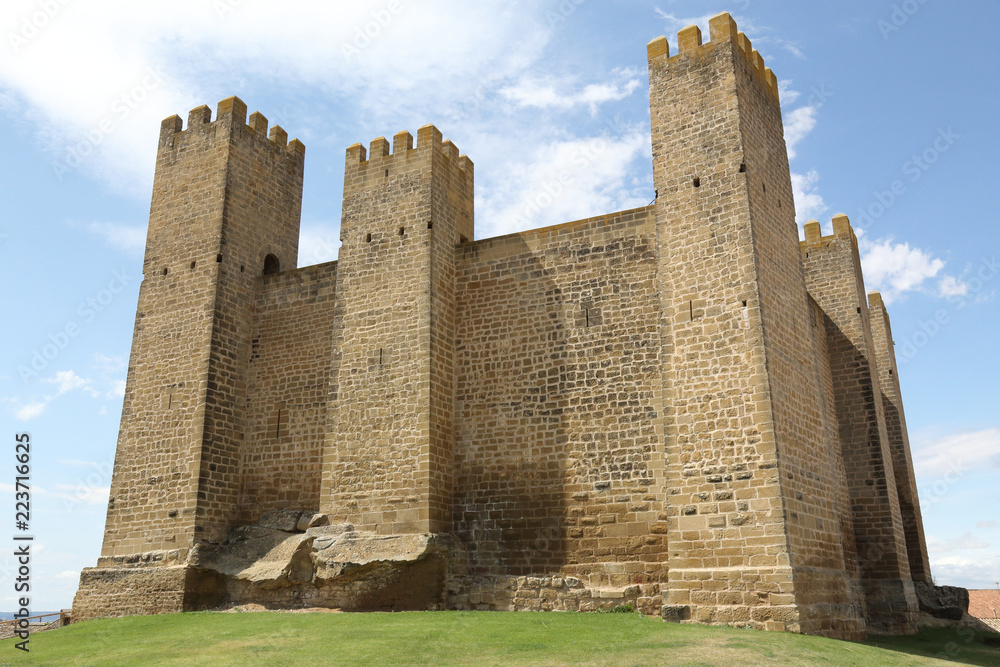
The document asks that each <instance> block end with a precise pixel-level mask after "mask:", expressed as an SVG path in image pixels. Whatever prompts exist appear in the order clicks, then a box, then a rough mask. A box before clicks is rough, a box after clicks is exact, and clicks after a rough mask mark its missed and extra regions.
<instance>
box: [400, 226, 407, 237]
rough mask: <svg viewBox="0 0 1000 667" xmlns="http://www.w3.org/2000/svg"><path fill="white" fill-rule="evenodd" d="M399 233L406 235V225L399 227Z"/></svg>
mask: <svg viewBox="0 0 1000 667" xmlns="http://www.w3.org/2000/svg"><path fill="white" fill-rule="evenodd" d="M399 235H400V236H406V227H400V228H399Z"/></svg>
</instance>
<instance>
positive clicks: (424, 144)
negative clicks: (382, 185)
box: [347, 125, 473, 177]
mask: <svg viewBox="0 0 1000 667" xmlns="http://www.w3.org/2000/svg"><path fill="white" fill-rule="evenodd" d="M442 139H443V136H442V134H441V131H440V130H438V129H437V128H436V127H434V126H433V125H424V126H423V127H421V128H420V129H419V130H417V145H416V146H415V147H414V145H413V135H412V134H410V133H409V132H407V131H405V130H404V131H402V132H398V133H397V134H396V135H395V136H394V137H393V138H392V152H391V153H390V152H389V142H388V141H387V140H386V138H385V137H379V138H377V139H374V140H373V141H372V142H371V145H370V148H369V149H368V150H365V147H364V146H363V145H362V144H360V143H357V144H354V145H352V146H350V147H348V149H347V170H348V171H352V170H354V171H361V172H365V171H368V170H369V169H374V170H376V171H377V170H381V169H384V170H387V171H388V172H389V173H391V172H392V170H393V167H396V168H397V169H399V170H407V169H410V168H412V167H413V165H409V166H407V165H406V164H403V162H406V163H407V164H408V163H410V161H413V160H419V161H422V160H423V159H425V158H428V159H433V156H434V155H436V154H440V155H442V156H443V157H444V160H445V163H446V164H449V165H454V166H455V167H457V169H458V171H459V172H461V173H463V174H465V176H466V177H471V176H472V172H473V164H472V160H470V159H469V157H468V156H467V155H461V154H460V153H459V150H458V147H457V146H456V145H455V144H453V143H452V142H451V141H450V140H447V141H443V140H442Z"/></svg>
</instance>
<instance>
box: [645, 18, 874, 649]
mask: <svg viewBox="0 0 1000 667" xmlns="http://www.w3.org/2000/svg"><path fill="white" fill-rule="evenodd" d="M710 27H711V41H710V42H709V43H706V44H703V43H702V36H701V31H700V30H699V29H698V28H697V27H696V26H691V27H689V28H686V29H684V30H683V31H681V32H680V34H679V36H678V44H679V50H680V53H679V54H677V55H675V56H673V57H671V55H670V53H669V46H668V43H667V40H666V39H664V38H662V37H661V38H659V39H657V40H654V41H653V42H651V43H650V44H649V46H648V55H649V72H650V105H651V109H650V110H651V119H652V133H653V178H654V182H655V185H656V188H657V200H656V204H655V208H656V218H657V228H658V230H657V238H658V241H657V244H658V249H659V262H660V264H659V269H658V281H659V288H660V294H661V304H662V305H661V311H662V319H661V332H662V339H663V360H664V361H663V363H664V392H663V396H664V399H663V400H664V416H665V451H666V457H665V459H666V461H667V489H666V500H667V502H668V503H669V506H670V510H669V522H668V525H669V533H668V542H669V574H668V577H669V581H668V582H667V584H666V585H665V590H664V602H665V603H666V604H667V605H668V607H667V610H668V612H669V613H670V614H672V615H674V616H675V617H676V618H679V619H688V618H690V619H692V620H697V621H701V622H710V623H711V622H718V623H734V622H735V623H749V624H752V625H754V626H756V627H760V628H766V629H790V630H797V631H802V632H808V633H815V634H837V635H838V636H841V637H844V636H847V637H850V636H860V635H861V634H862V633H863V631H864V621H863V619H862V616H861V614H862V609H861V604H862V603H861V601H860V599H859V596H858V591H857V586H856V582H854V581H852V575H851V574H850V568H849V566H848V561H849V553H848V552H847V550H846V549H845V546H844V545H845V544H846V543H848V542H849V541H850V540H849V539H846V538H849V537H850V535H849V530H845V526H844V521H843V519H844V517H842V516H840V513H839V512H838V511H837V507H838V504H837V503H838V501H839V500H840V499H842V498H845V497H846V492H845V490H844V480H843V475H842V474H838V472H837V471H838V461H839V451H838V449H839V448H838V447H837V445H836V443H835V442H832V441H831V440H830V438H829V437H828V436H829V435H830V434H833V433H834V430H833V429H828V428H826V427H825V426H826V424H825V422H826V420H827V416H826V411H824V410H823V405H824V401H825V399H826V397H825V396H824V395H823V393H822V391H821V387H822V386H824V385H823V383H822V380H821V378H822V376H823V363H825V359H823V358H822V355H821V354H820V352H819V350H818V342H819V341H817V338H816V333H815V330H814V326H813V322H814V318H813V317H811V310H810V305H809V301H808V296H807V293H806V288H805V281H804V277H803V270H802V265H801V261H800V258H799V244H798V231H797V228H796V224H795V208H794V202H793V198H792V186H791V179H790V175H789V168H788V158H787V153H786V148H785V143H784V138H783V130H782V121H781V108H780V105H779V101H778V87H777V80H776V78H775V76H774V74H773V73H772V72H771V70H769V69H766V68H765V67H764V64H763V61H762V59H761V57H760V55H759V54H758V53H757V51H755V50H753V48H752V46H751V44H750V41H749V40H748V39H747V38H746V36H745V35H744V34H743V33H738V32H737V29H736V24H735V23H734V21H733V20H732V18H731V17H730V16H729V15H728V14H720V15H718V16H715V17H714V18H712V19H711V22H710ZM848 521H849V518H848ZM847 527H848V528H849V523H848V525H847ZM845 533H847V535H846V538H845Z"/></svg>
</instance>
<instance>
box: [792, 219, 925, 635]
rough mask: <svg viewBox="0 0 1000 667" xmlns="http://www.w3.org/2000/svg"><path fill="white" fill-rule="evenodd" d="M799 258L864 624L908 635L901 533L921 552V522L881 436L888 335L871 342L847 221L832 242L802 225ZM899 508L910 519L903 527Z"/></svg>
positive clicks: (911, 627)
mask: <svg viewBox="0 0 1000 667" xmlns="http://www.w3.org/2000/svg"><path fill="white" fill-rule="evenodd" d="M801 254H802V261H803V264H804V266H805V271H806V279H807V282H808V286H809V294H811V295H812V297H813V298H814V299H816V302H817V303H818V304H819V305H820V307H822V309H823V311H824V312H825V313H826V336H827V341H828V349H829V355H830V369H831V372H832V374H833V380H834V384H835V385H836V386H837V388H838V389H837V395H836V414H837V422H838V427H839V431H840V440H841V444H842V446H843V452H844V454H843V456H844V466H845V469H846V470H847V480H848V487H849V492H850V506H851V510H852V513H853V515H854V532H855V536H856V542H857V549H858V562H859V564H860V568H861V578H862V581H863V582H864V588H865V600H866V606H867V613H868V624H869V627H870V628H871V629H872V630H873V631H874V632H880V633H895V632H903V633H912V632H915V631H916V621H915V616H916V613H917V611H918V603H917V598H916V592H915V589H914V586H913V583H912V580H913V579H914V576H913V574H912V573H911V571H910V562H911V558H910V555H909V554H908V552H907V535H906V532H907V531H906V528H905V526H907V525H908V526H910V528H911V533H912V542H913V543H914V544H915V545H917V546H918V547H919V542H920V539H919V536H918V534H917V531H918V529H917V524H916V522H918V520H919V519H918V517H919V515H916V514H914V513H913V510H914V509H916V511H917V512H919V504H918V503H917V501H916V489H915V488H914V484H913V481H912V475H911V474H910V473H909V468H908V467H907V461H906V459H907V452H904V451H903V446H904V444H903V439H902V438H903V433H904V432H903V431H902V430H900V429H897V430H896V431H895V434H896V436H897V437H896V439H895V441H891V440H890V439H889V433H888V431H887V429H886V415H885V409H886V407H892V406H893V403H892V402H891V401H889V400H886V399H885V398H884V396H883V394H884V390H883V388H882V385H881V381H880V372H881V368H880V359H879V352H878V349H879V344H880V343H881V345H882V346H884V347H886V350H887V351H886V353H885V356H886V359H887V360H888V338H887V335H888V332H887V330H885V328H884V323H883V329H882V330H881V332H880V333H881V340H879V341H877V340H876V336H875V335H873V332H874V329H873V325H872V319H871V318H872V314H871V313H870V312H869V309H868V299H867V298H866V295H865V286H864V277H863V275H862V273H861V257H860V253H859V252H858V239H857V237H856V236H855V234H854V230H853V229H852V228H851V222H850V220H849V219H848V217H847V216H846V215H838V216H836V217H834V219H833V235H832V236H822V233H821V228H820V224H819V222H817V221H815V220H812V221H810V222H808V223H806V226H805V240H804V241H802V243H801ZM878 303H879V305H881V302H880V301H879V302H878ZM890 368H891V366H890ZM887 370H889V369H888V368H887V369H886V371H887ZM894 374H895V373H894ZM893 388H895V387H893ZM895 416H897V417H898V413H895ZM900 426H902V425H900ZM894 442H895V445H894ZM894 450H895V451H894ZM897 462H898V464H899V465H900V466H901V467H900V470H898V471H897V470H895V466H896V464H897ZM904 506H905V507H906V508H907V510H908V511H909V513H910V514H909V516H908V517H907V518H906V520H905V521H904V516H903V513H902V511H901V510H902V508H903V507H904ZM914 557H915V558H914V560H913V562H914V563H915V564H917V565H918V566H919V568H920V570H919V574H918V577H916V578H917V579H918V580H924V579H925V577H926V573H925V572H924V570H923V569H922V568H923V567H924V565H923V563H924V560H923V558H922V557H921V555H920V553H917V554H914Z"/></svg>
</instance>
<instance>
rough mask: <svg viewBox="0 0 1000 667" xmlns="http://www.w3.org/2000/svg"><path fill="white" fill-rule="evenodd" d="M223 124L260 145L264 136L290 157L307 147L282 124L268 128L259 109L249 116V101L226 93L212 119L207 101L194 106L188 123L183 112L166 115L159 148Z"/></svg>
mask: <svg viewBox="0 0 1000 667" xmlns="http://www.w3.org/2000/svg"><path fill="white" fill-rule="evenodd" d="M221 126H227V127H229V128H231V130H232V131H233V132H234V133H238V134H241V135H243V136H246V137H250V138H255V139H257V140H258V141H259V142H260V143H261V145H263V144H264V140H266V141H268V142H270V144H271V147H272V148H273V150H274V152H275V154H278V153H280V152H284V153H285V154H287V155H288V156H289V157H291V158H293V159H295V158H298V159H301V157H302V156H304V155H305V152H306V147H305V145H303V143H302V142H301V141H299V140H298V139H292V140H291V141H288V132H286V131H285V130H283V129H282V128H281V126H280V125H275V126H274V127H272V128H271V130H270V132H268V124H267V118H265V117H264V115H263V114H261V113H260V112H256V111H255V112H254V113H252V114H251V115H250V118H249V121H248V120H247V105H246V104H245V103H244V102H243V100H241V99H240V98H238V97H235V96H233V97H227V98H226V99H224V100H222V101H221V102H219V106H218V109H217V111H216V120H215V121H214V122H213V121H212V110H211V109H210V108H209V107H208V105H205V104H203V105H201V106H199V107H195V108H194V109H192V110H191V112H190V113H189V114H188V126H187V129H186V130H185V129H184V123H183V121H182V120H181V117H180V116H177V115H174V116H170V117H169V118H165V119H164V120H163V122H162V123H161V124H160V149H161V150H162V149H164V148H175V147H176V146H178V145H180V144H182V143H183V142H184V140H185V139H186V138H187V137H190V136H191V135H192V134H196V133H200V134H209V133H213V132H215V133H218V132H219V128H220V127H221Z"/></svg>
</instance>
